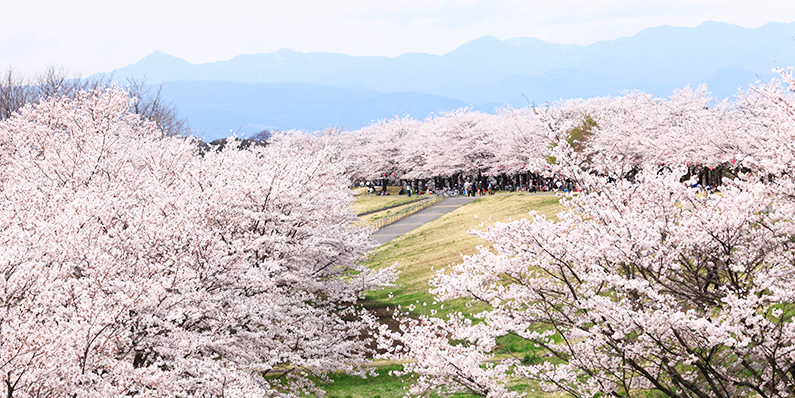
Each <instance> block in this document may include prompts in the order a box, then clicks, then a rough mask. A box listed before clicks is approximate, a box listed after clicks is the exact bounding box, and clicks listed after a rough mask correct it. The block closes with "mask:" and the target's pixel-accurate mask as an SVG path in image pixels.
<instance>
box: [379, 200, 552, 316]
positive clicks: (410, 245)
mask: <svg viewBox="0 0 795 398" xmlns="http://www.w3.org/2000/svg"><path fill="white" fill-rule="evenodd" d="M561 209H562V206H561V205H560V203H559V202H558V198H557V197H555V196H551V195H531V194H524V195H498V196H486V197H483V198H481V199H478V200H476V201H474V202H472V203H470V204H468V205H466V206H462V207H460V208H458V209H456V210H455V211H452V212H450V213H448V214H446V215H444V216H442V217H440V218H438V219H436V220H434V221H432V222H430V223H428V224H426V225H423V226H421V227H419V228H417V229H415V230H414V231H411V232H409V233H407V234H405V235H403V236H400V237H398V238H396V239H394V240H392V241H390V242H387V243H386V244H384V245H382V246H381V247H379V248H378V249H376V250H375V251H374V252H373V253H372V257H371V259H370V260H369V262H368V263H369V265H370V266H371V267H375V268H378V267H385V266H389V265H392V264H397V265H398V269H400V271H401V274H400V277H399V278H398V281H397V284H398V286H396V287H394V288H391V289H387V290H382V291H377V292H370V293H369V294H368V295H367V299H368V301H371V302H377V303H380V304H382V305H388V306H393V307H394V306H396V305H400V306H402V307H405V306H408V305H411V304H414V305H416V306H418V307H419V308H418V312H422V311H430V308H434V309H437V310H439V311H440V312H441V313H446V312H447V311H448V310H450V309H453V310H459V311H468V310H472V309H467V307H466V303H465V302H464V301H455V302H452V303H445V308H444V309H442V308H441V305H440V304H439V305H437V304H434V298H433V296H431V295H430V293H428V289H429V286H428V281H429V280H430V278H431V277H432V276H433V275H434V274H435V273H436V271H437V270H440V269H445V268H447V267H448V266H450V265H451V264H454V263H459V262H461V260H462V256H464V255H472V254H474V253H475V252H476V250H477V249H476V248H477V247H478V246H484V245H486V244H487V242H486V241H484V240H482V239H480V238H478V237H476V236H474V235H472V234H470V233H469V232H468V231H469V230H470V229H485V228H487V227H488V226H491V225H493V224H495V223H497V222H507V221H510V220H517V219H521V218H527V217H528V213H529V212H530V210H536V211H537V212H538V213H540V214H543V215H545V216H546V217H548V218H550V217H554V215H555V214H557V213H558V212H559V211H560V210H561ZM390 295H391V297H390ZM423 303H425V304H426V306H423V305H422V304H423ZM429 306H430V308H429Z"/></svg>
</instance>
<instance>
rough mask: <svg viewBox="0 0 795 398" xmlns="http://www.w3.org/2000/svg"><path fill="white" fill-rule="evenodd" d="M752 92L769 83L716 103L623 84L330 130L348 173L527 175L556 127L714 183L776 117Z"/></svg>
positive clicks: (732, 169)
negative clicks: (599, 94) (515, 104)
mask: <svg viewBox="0 0 795 398" xmlns="http://www.w3.org/2000/svg"><path fill="white" fill-rule="evenodd" d="M760 90H761V91H765V90H771V89H770V88H768V87H766V86H759V87H756V88H754V89H752V90H751V91H749V92H746V93H740V94H739V95H738V96H737V98H736V99H735V100H734V101H728V100H725V101H716V100H714V99H713V98H711V97H710V96H709V93H708V92H707V91H706V88H705V87H699V88H698V89H691V88H684V89H680V90H677V91H675V92H674V93H673V95H672V96H671V97H670V98H668V99H659V98H654V97H652V96H651V95H648V94H645V93H640V92H630V93H626V94H625V95H623V96H619V97H604V98H594V99H589V100H570V101H565V102H561V103H558V104H554V105H549V106H544V107H528V108H523V109H513V108H505V109H500V110H497V111H496V112H495V113H494V114H487V113H483V112H477V111H470V110H466V109H462V110H458V111H454V112H450V113H444V114H441V115H436V116H431V117H429V118H427V119H425V120H423V121H419V120H414V119H411V118H408V117H404V118H395V119H392V120H383V121H379V122H377V123H375V124H372V125H370V126H367V127H365V128H363V129H360V130H357V131H347V132H342V133H338V134H335V135H336V139H337V140H339V141H340V142H341V143H343V144H341V145H342V146H343V147H344V148H347V150H349V151H350V153H351V156H352V159H353V164H352V165H351V167H350V170H349V171H350V173H351V177H352V178H354V179H367V180H382V179H389V180H393V181H394V180H409V181H417V180H419V181H423V182H430V181H431V180H432V179H434V178H437V182H438V181H439V180H438V179H439V178H451V177H453V180H454V181H462V180H465V179H469V180H474V179H477V178H480V177H498V176H502V177H504V178H503V179H505V177H507V178H508V179H510V181H513V182H516V180H517V177H518V176H522V177H521V178H522V179H523V180H524V181H527V180H532V179H534V177H537V176H540V175H544V173H546V172H547V171H548V168H549V163H550V161H551V160H554V159H550V157H549V153H550V149H551V147H552V146H553V145H555V142H556V140H559V139H562V138H564V137H563V135H566V137H565V138H566V139H567V140H568V143H569V144H570V145H574V146H575V147H576V148H578V149H579V147H580V146H583V145H584V144H585V141H586V140H587V147H588V148H589V150H590V151H593V152H598V153H600V154H601V155H602V156H605V157H608V158H611V159H613V160H614V162H615V164H616V165H620V167H622V168H624V171H625V172H626V173H627V174H631V173H634V172H637V171H638V170H640V169H641V168H643V167H646V166H649V165H656V166H660V167H663V166H670V165H679V164H683V165H687V166H688V167H689V169H690V173H691V174H697V175H699V177H700V182H701V183H703V185H708V184H710V183H712V184H711V185H714V183H720V180H721V176H722V174H723V173H724V172H725V173H726V174H731V175H734V174H736V173H737V171H739V167H740V165H745V164H754V162H756V160H755V158H754V157H758V153H759V152H760V151H761V150H762V148H763V147H764V146H765V140H766V138H765V137H764V136H763V135H762V136H760V134H759V131H763V130H764V126H770V125H771V123H775V122H776V121H775V120H774V119H775V118H774V115H775V112H776V111H777V110H776V109H772V108H771V105H770V104H768V103H766V102H764V101H762V100H761V99H760V98H762V97H764V96H765V95H773V93H772V92H767V93H762V92H760ZM738 162H739V163H738ZM718 168H720V173H718V172H716V169H718ZM448 181H449V180H448ZM428 185H431V184H428Z"/></svg>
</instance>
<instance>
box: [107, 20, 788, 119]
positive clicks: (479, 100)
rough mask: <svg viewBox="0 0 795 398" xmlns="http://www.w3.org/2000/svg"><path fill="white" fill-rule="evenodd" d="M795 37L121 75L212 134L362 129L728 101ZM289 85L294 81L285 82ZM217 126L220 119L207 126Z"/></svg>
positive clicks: (262, 57) (744, 32)
mask: <svg viewBox="0 0 795 398" xmlns="http://www.w3.org/2000/svg"><path fill="white" fill-rule="evenodd" d="M793 37H795V23H790V24H783V23H775V22H771V23H768V24H766V25H764V26H762V27H759V28H756V29H746V28H742V27H738V26H735V25H730V24H726V23H719V22H705V23H703V24H701V25H699V26H697V27H695V28H675V27H670V26H660V27H655V28H650V29H646V30H643V31H641V32H639V33H638V34H636V35H634V36H632V37H625V38H620V39H616V40H608V41H601V42H597V43H594V44H591V45H587V46H579V45H563V44H555V43H549V42H544V41H541V40H538V39H534V38H515V39H508V40H499V39H496V38H494V37H491V36H485V37H482V38H479V39H476V40H473V41H471V42H468V43H465V44H463V45H462V46H460V47H459V48H457V49H455V50H453V51H451V52H449V53H447V54H444V55H430V54H419V53H408V54H403V55H400V56H398V57H394V58H388V57H353V56H349V55H344V54H332V53H322V52H313V53H300V52H295V51H291V50H288V49H283V50H279V51H276V52H273V53H267V54H254V55H240V56H237V57H235V58H232V59H230V60H227V61H219V62H213V63H206V64H197V65H193V64H190V63H188V62H185V61H183V60H181V59H178V58H175V57H172V56H169V55H167V54H163V53H159V52H155V53H153V54H151V55H149V56H147V57H146V58H144V59H142V60H141V61H139V62H137V63H135V64H133V65H130V66H127V67H125V68H121V69H119V70H117V71H115V76H119V77H123V76H128V75H134V76H138V77H142V76H144V77H145V78H146V80H147V82H148V83H154V84H159V83H168V84H167V86H166V88H167V90H166V92H167V93H169V95H174V99H175V104H176V105H177V106H178V107H179V109H180V111H181V112H182V113H183V114H185V115H186V116H187V117H188V119H189V121H190V123H191V125H193V126H196V127H197V128H199V129H200V130H202V131H206V132H209V131H216V129H218V128H221V127H222V126H223V127H224V128H226V130H227V131H228V130H229V129H237V128H243V127H242V126H247V125H252V126H274V127H277V128H282V129H284V128H308V129H312V128H316V127H315V126H328V125H342V126H346V127H352V128H356V127H361V126H360V123H365V124H366V123H368V122H369V121H371V120H375V119H382V118H388V117H391V116H392V115H394V114H406V113H407V114H410V115H411V116H413V117H419V118H421V117H424V116H425V115H427V114H424V115H423V113H424V112H431V111H436V112H438V111H440V110H452V109H455V107H458V106H467V105H471V104H474V105H475V106H476V107H478V106H479V105H477V104H509V105H513V106H524V105H527V100H529V101H532V102H534V103H544V102H552V101H557V100H559V99H566V98H578V97H594V96H605V95H620V94H621V93H622V92H624V91H627V90H641V91H646V92H649V93H652V94H654V95H657V96H661V97H667V96H669V95H670V94H671V92H672V90H673V89H675V88H679V87H683V86H685V85H691V86H696V85H700V84H708V87H709V89H710V91H711V92H712V93H713V95H714V96H715V97H718V98H725V97H729V96H732V95H734V94H735V93H736V92H737V90H738V89H739V88H740V87H747V85H748V84H749V83H752V82H753V81H754V80H755V79H756V78H757V77H759V78H761V79H763V80H769V79H770V78H771V77H773V73H772V72H771V69H772V68H774V67H776V66H778V65H780V66H789V65H795V40H793ZM176 82H180V83H179V84H177V83H176ZM198 82H204V83H202V84H199V83H198ZM207 82H229V83H238V84H235V85H232V84H220V83H213V84H210V83H207ZM284 83H291V84H289V85H278V84H284ZM292 83H303V84H307V85H306V86H301V85H292ZM246 84H254V85H252V86H250V87H249V86H247V85H246ZM193 85H196V87H195V88H190V87H191V86H193ZM212 90H223V91H222V92H220V91H219V93H218V94H217V95H216V94H212ZM292 90H296V91H292ZM172 93H173V94H172ZM189 93H193V94H189ZM388 93H403V94H388ZM192 95H195V96H203V97H202V99H201V100H199V99H192V98H191V96H192ZM253 101H259V102H261V104H259V105H257V104H252V102H253ZM232 104H234V107H232ZM265 104H268V105H265ZM450 107H453V108H450ZM491 108H493V105H486V106H484V109H489V110H490V109H491ZM277 109H278V111H277ZM310 110H311V111H310ZM280 112H281V113H280ZM341 112H350V114H347V113H344V114H343V113H341ZM266 115H267V116H266ZM255 116H256V117H257V118H256V120H255V119H254V118H255ZM225 118H227V119H229V122H226V121H223V119H225ZM199 120H202V122H201V123H199ZM211 121H215V122H214V123H218V125H212V129H211V128H210V127H205V126H211V124H210V123H211ZM228 126H233V127H228ZM227 127H228V128H227Z"/></svg>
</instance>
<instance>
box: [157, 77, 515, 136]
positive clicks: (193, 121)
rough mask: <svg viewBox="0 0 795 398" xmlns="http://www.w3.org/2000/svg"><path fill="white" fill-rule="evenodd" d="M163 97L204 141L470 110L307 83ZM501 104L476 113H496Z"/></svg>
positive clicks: (173, 86) (204, 87)
mask: <svg viewBox="0 0 795 398" xmlns="http://www.w3.org/2000/svg"><path fill="white" fill-rule="evenodd" d="M162 95H163V96H164V97H166V98H168V99H170V100H172V101H173V104H174V105H175V106H176V107H177V109H178V110H179V112H180V115H181V116H182V117H185V118H187V119H188V121H189V123H190V126H191V127H192V128H194V129H197V130H198V131H197V132H196V135H197V136H199V137H202V138H204V139H205V140H206V141H212V140H214V139H217V138H222V137H227V136H230V135H231V134H233V133H234V134H238V135H242V136H251V135H253V134H255V133H257V132H259V131H262V130H286V129H301V130H307V131H315V130H321V129H323V128H326V127H340V128H361V127H363V126H366V125H368V124H371V123H373V122H375V121H377V120H379V119H386V118H392V117H393V116H395V115H397V116H411V117H413V118H416V119H423V118H425V117H427V116H428V115H430V114H433V113H437V114H438V113H441V112H446V111H450V110H454V109H459V108H462V107H466V106H468V104H466V103H464V102H462V101H456V100H451V99H449V98H444V97H438V96H433V95H428V94H420V93H411V92H403V93H387V94H383V93H377V92H374V91H369V90H362V89H344V88H338V87H332V86H326V85H319V84H309V83H237V82H219V81H214V82H201V81H199V82H168V83H164V84H163V86H162ZM498 106H499V104H491V105H482V106H479V107H476V108H473V109H478V110H483V111H489V112H490V111H493V110H494V109H495V108H496V107H498Z"/></svg>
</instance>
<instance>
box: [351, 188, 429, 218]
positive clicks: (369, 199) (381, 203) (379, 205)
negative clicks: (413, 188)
mask: <svg viewBox="0 0 795 398" xmlns="http://www.w3.org/2000/svg"><path fill="white" fill-rule="evenodd" d="M378 190H379V191H380V190H381V188H380V187H379V188H378ZM388 190H389V195H387V196H379V195H373V196H370V195H369V194H367V189H365V188H354V192H355V193H356V201H355V202H354V203H353V212H354V213H356V214H362V213H369V212H371V211H375V210H378V209H384V208H387V207H391V206H395V205H399V204H401V203H405V202H413V201H415V200H417V199H419V197H418V196H416V195H413V196H411V197H408V196H406V195H398V192H400V187H388ZM426 196H427V195H424V196H422V197H426Z"/></svg>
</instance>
